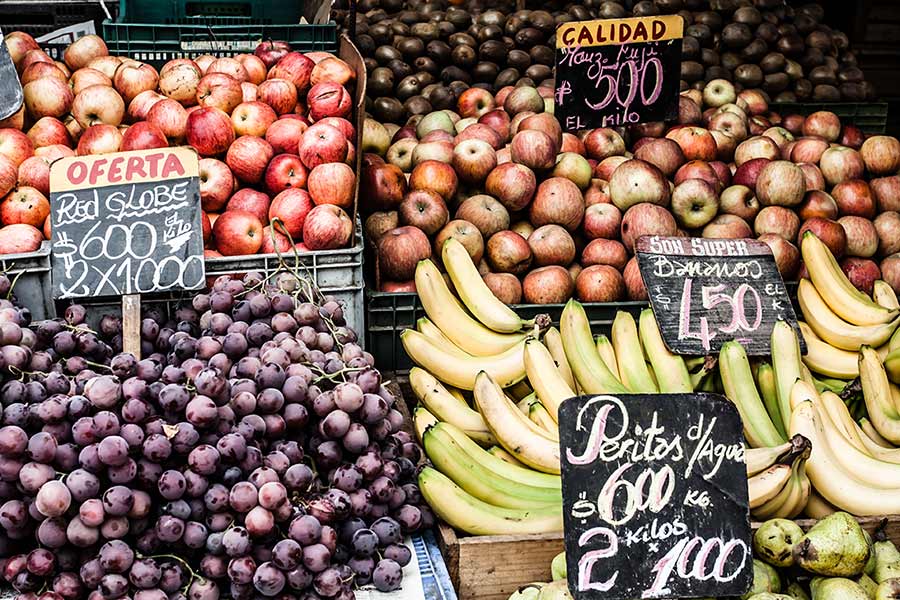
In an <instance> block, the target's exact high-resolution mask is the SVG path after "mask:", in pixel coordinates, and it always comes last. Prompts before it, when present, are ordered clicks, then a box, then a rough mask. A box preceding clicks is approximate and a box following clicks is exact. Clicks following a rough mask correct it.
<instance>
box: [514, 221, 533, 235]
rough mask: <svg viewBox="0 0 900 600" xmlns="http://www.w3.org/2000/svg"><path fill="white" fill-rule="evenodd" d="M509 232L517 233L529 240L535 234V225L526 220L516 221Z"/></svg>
mask: <svg viewBox="0 0 900 600" xmlns="http://www.w3.org/2000/svg"><path fill="white" fill-rule="evenodd" d="M509 230H510V231H515V232H516V233H518V234H519V235H521V236H522V237H523V238H525V239H526V240H527V239H528V238H529V237H531V234H532V233H534V225H532V224H531V223H529V222H528V221H526V220H522V221H516V222H515V223H513V224H512V225H510V226H509Z"/></svg>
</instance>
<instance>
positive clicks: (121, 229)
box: [50, 148, 206, 298]
mask: <svg viewBox="0 0 900 600" xmlns="http://www.w3.org/2000/svg"><path fill="white" fill-rule="evenodd" d="M50 191H51V193H50V207H51V211H50V214H51V215H52V220H51V225H52V231H53V233H52V238H53V239H52V242H53V246H52V249H53V252H52V259H51V264H52V273H53V297H54V298H78V297H84V296H122V295H127V294H146V293H150V292H162V291H175V290H192V289H197V288H200V287H203V285H204V283H205V278H206V271H205V267H204V264H203V229H202V224H201V220H200V219H201V210H200V180H199V166H198V161H197V154H196V153H195V152H194V151H193V150H191V149H189V148H164V149H157V150H138V151H134V152H117V153H114V154H102V155H97V156H73V157H67V158H62V159H60V160H57V161H55V162H54V163H53V164H52V165H51V167H50Z"/></svg>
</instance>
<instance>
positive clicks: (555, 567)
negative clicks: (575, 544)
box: [550, 552, 568, 581]
mask: <svg viewBox="0 0 900 600" xmlns="http://www.w3.org/2000/svg"><path fill="white" fill-rule="evenodd" d="M550 574H551V575H552V576H553V581H559V580H560V579H565V578H566V575H567V574H568V569H567V568H566V553H565V552H560V553H559V554H557V555H556V556H554V557H553V560H552V561H551V562H550Z"/></svg>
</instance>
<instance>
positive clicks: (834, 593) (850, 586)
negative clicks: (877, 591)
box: [810, 577, 869, 600]
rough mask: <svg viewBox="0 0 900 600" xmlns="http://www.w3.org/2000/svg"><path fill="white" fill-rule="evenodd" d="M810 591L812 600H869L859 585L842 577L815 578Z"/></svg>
mask: <svg viewBox="0 0 900 600" xmlns="http://www.w3.org/2000/svg"><path fill="white" fill-rule="evenodd" d="M810 589H811V590H812V600H869V596H868V594H866V591H865V590H864V589H862V587H860V586H859V584H857V583H856V582H855V581H851V580H850V579H844V578H843V577H816V578H814V579H813V581H812V584H810Z"/></svg>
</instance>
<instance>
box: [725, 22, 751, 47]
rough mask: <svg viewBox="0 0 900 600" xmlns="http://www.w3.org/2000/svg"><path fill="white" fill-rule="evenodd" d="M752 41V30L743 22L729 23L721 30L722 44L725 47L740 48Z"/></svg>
mask: <svg viewBox="0 0 900 600" xmlns="http://www.w3.org/2000/svg"><path fill="white" fill-rule="evenodd" d="M752 41H753V30H752V29H750V26H749V25H747V24H745V23H729V24H728V25H726V26H725V28H724V29H723V30H722V44H724V45H725V47H727V48H734V49H741V48H744V47H746V46H747V44H749V43H750V42H752Z"/></svg>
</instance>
